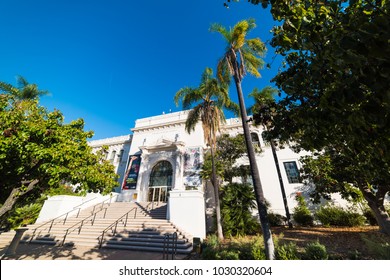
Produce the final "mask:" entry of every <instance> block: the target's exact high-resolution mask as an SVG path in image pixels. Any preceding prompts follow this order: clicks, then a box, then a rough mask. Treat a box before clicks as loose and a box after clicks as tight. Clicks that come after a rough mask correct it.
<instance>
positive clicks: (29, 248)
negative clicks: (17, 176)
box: [0, 243, 187, 260]
mask: <svg viewBox="0 0 390 280" xmlns="http://www.w3.org/2000/svg"><path fill="white" fill-rule="evenodd" d="M7 248H8V244H0V257H2V258H1V259H2V260H163V254H162V253H154V252H140V251H130V250H114V249H97V248H90V247H75V246H70V247H66V246H64V247H58V246H49V245H40V244H24V243H20V244H19V246H18V248H17V249H16V253H15V255H13V256H5V255H4V254H5V252H6V250H7ZM186 258H187V256H186V255H177V256H176V258H175V259H176V260H182V259H186Z"/></svg>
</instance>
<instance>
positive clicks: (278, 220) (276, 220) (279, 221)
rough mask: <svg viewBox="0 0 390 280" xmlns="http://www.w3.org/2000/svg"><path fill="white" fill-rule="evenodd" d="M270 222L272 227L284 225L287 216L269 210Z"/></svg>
mask: <svg viewBox="0 0 390 280" xmlns="http://www.w3.org/2000/svg"><path fill="white" fill-rule="evenodd" d="M268 222H269V224H270V226H271V227H278V226H283V225H285V224H286V217H284V216H283V215H280V214H276V213H273V212H268Z"/></svg>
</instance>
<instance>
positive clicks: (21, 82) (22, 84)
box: [16, 76, 29, 89]
mask: <svg viewBox="0 0 390 280" xmlns="http://www.w3.org/2000/svg"><path fill="white" fill-rule="evenodd" d="M16 80H17V84H18V87H19V88H20V89H21V88H24V87H26V86H27V85H28V84H29V83H28V81H27V80H26V79H25V78H24V77H22V76H17V77H16Z"/></svg>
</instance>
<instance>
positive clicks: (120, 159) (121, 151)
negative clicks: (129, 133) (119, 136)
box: [117, 150, 124, 162]
mask: <svg viewBox="0 0 390 280" xmlns="http://www.w3.org/2000/svg"><path fill="white" fill-rule="evenodd" d="M123 152H124V150H120V151H119V154H118V160H117V161H118V162H122V160H123Z"/></svg>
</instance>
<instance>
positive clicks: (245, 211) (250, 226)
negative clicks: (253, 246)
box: [221, 183, 260, 237]
mask: <svg viewBox="0 0 390 280" xmlns="http://www.w3.org/2000/svg"><path fill="white" fill-rule="evenodd" d="M254 201H255V194H254V191H253V187H252V186H250V185H249V184H239V183H230V184H228V185H226V186H224V187H223V193H222V199H221V209H222V210H221V214H222V228H223V230H224V234H225V235H226V236H228V237H231V236H244V235H246V234H256V233H258V232H259V231H260V224H259V222H257V220H256V218H254V217H253V216H252V211H251V209H253V208H255V207H256V204H255V203H254Z"/></svg>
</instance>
